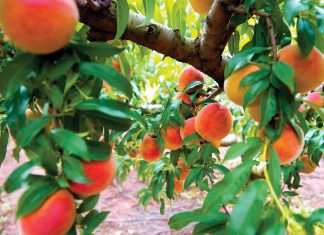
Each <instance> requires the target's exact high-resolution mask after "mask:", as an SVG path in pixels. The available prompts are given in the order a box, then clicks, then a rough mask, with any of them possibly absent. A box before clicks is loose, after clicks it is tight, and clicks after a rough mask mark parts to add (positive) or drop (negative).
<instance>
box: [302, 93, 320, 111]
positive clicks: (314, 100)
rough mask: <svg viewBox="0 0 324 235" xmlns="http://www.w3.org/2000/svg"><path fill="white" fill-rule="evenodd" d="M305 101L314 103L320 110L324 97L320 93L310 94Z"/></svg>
mask: <svg viewBox="0 0 324 235" xmlns="http://www.w3.org/2000/svg"><path fill="white" fill-rule="evenodd" d="M305 99H306V100H307V101H309V102H312V103H313V104H315V105H317V106H318V107H320V108H322V107H323V97H322V96H321V93H319V92H312V93H309V94H308V95H307V96H306V98H305Z"/></svg>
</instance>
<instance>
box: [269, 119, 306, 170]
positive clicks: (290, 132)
mask: <svg viewBox="0 0 324 235" xmlns="http://www.w3.org/2000/svg"><path fill="white" fill-rule="evenodd" d="M299 129H300V133H301V135H302V139H301V140H299V139H298V135H297V133H296V131H295V130H294V129H293V128H292V127H291V126H290V125H289V124H288V123H287V124H286V126H285V127H284V129H283V132H282V135H281V136H280V137H279V139H277V140H276V141H275V142H273V143H272V144H271V146H272V147H273V148H274V150H275V151H276V153H277V155H278V157H279V160H280V164H281V165H287V164H289V163H291V162H293V161H295V160H296V159H297V158H298V157H299V155H300V154H301V153H302V151H303V147H304V134H303V132H302V130H301V128H299Z"/></svg>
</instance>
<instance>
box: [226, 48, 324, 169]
mask: <svg viewBox="0 0 324 235" xmlns="http://www.w3.org/2000/svg"><path fill="white" fill-rule="evenodd" d="M278 56H279V61H282V62H285V63H287V64H289V65H290V66H291V67H292V69H293V71H294V77H295V82H296V91H297V93H306V92H310V91H312V90H314V89H315V88H317V87H318V86H320V85H321V84H322V83H323V82H324V57H323V55H322V54H321V52H320V51H319V50H317V49H316V48H313V49H312V51H311V52H310V53H309V55H308V56H307V57H304V56H303V55H302V53H301V51H300V49H299V47H298V46H297V45H289V46H286V47H284V48H283V49H281V50H280V51H279V52H278ZM258 70H260V68H259V67H258V66H257V65H256V64H252V63H249V64H247V65H245V66H243V67H242V68H240V69H238V70H237V71H235V72H234V73H232V75H230V76H229V77H228V78H227V79H226V80H225V83H224V90H225V93H226V94H227V96H228V98H229V99H230V100H231V101H232V102H234V103H236V104H237V105H240V106H242V105H243V98H244V96H245V94H246V92H247V90H248V89H249V86H248V85H245V86H240V83H241V81H242V80H243V78H244V77H246V76H247V75H249V74H251V73H253V72H256V71H258ZM261 99H262V94H261V95H259V96H258V97H257V98H256V99H255V101H254V102H252V103H250V104H248V106H247V107H248V110H249V112H250V114H251V117H252V118H253V119H254V120H255V121H256V122H260V121H261V118H262V112H261ZM306 100H307V101H309V102H312V103H314V104H315V105H318V106H319V108H322V107H323V97H322V96H321V94H320V93H319V92H312V93H309V94H308V96H307V97H306ZM304 109H305V107H304V106H301V107H300V108H299V111H303V110H304ZM300 134H301V135H302V138H301V139H300V140H299V139H298V135H297V133H296V131H295V130H294V129H293V128H292V127H291V126H290V125H289V124H288V123H287V124H286V126H285V128H284V130H283V133H282V136H281V137H280V138H279V139H278V140H276V141H275V142H274V143H272V147H273V148H274V149H275V151H276V153H277V154H278V156H279V159H280V163H281V164H282V165H286V164H289V163H291V162H293V161H295V160H296V159H297V158H298V157H299V155H300V154H301V153H302V150H303V147H304V136H303V132H302V131H300ZM262 135H263V134H261V136H262ZM305 159H308V157H307V156H303V157H302V158H301V160H303V161H304V162H305V168H304V169H301V172H305V173H309V172H310V170H309V166H310V164H311V165H312V169H314V168H315V167H316V165H315V164H314V163H310V162H309V161H308V160H307V162H306V161H305Z"/></svg>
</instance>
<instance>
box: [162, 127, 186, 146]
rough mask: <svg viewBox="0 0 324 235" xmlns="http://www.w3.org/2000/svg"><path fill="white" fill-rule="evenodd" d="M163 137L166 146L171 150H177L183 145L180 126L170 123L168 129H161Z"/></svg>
mask: <svg viewBox="0 0 324 235" xmlns="http://www.w3.org/2000/svg"><path fill="white" fill-rule="evenodd" d="M161 134H162V138H163V140H164V147H165V148H166V149H170V150H177V149H179V148H181V146H182V138H181V135H180V128H179V127H177V126H173V125H168V126H167V129H166V131H165V130H163V129H162V130H161Z"/></svg>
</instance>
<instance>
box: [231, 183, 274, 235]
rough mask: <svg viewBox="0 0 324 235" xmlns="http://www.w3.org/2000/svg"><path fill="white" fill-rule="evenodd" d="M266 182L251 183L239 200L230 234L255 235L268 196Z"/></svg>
mask: <svg viewBox="0 0 324 235" xmlns="http://www.w3.org/2000/svg"><path fill="white" fill-rule="evenodd" d="M267 189H268V187H267V183H266V182H265V180H263V179H261V180H255V181H253V182H251V183H250V184H249V185H248V187H247V188H246V189H245V190H244V192H243V193H242V194H241V195H240V197H239V199H238V200H237V202H236V204H235V206H234V208H233V211H232V213H231V217H230V220H229V224H228V231H229V234H244V235H254V234H256V232H257V230H258V226H259V224H260V222H261V219H262V217H261V215H262V211H263V209H264V201H265V199H266V197H267V196H268V192H267Z"/></svg>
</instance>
